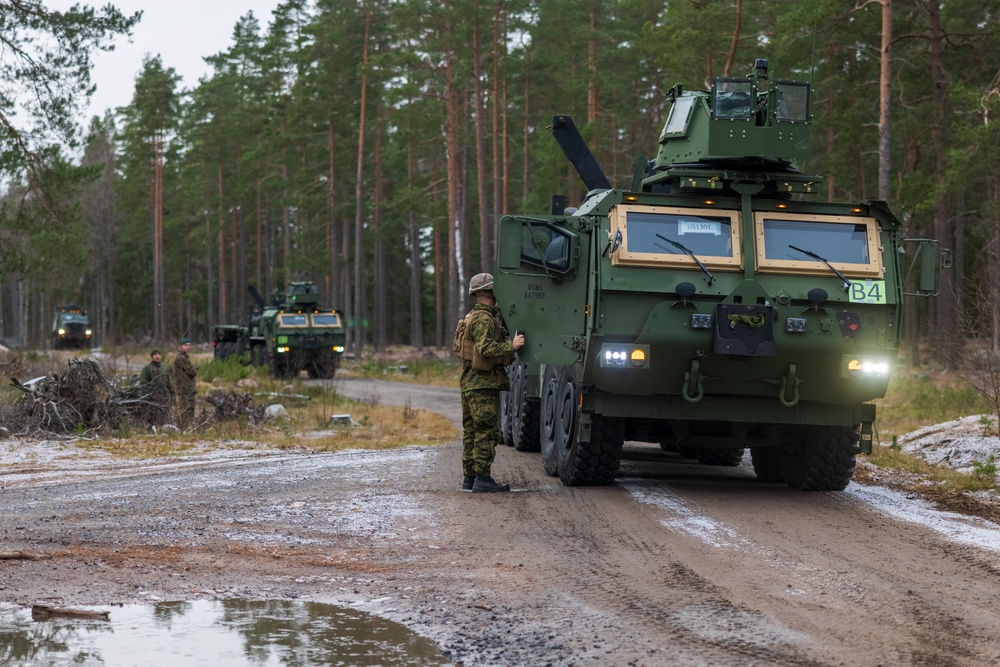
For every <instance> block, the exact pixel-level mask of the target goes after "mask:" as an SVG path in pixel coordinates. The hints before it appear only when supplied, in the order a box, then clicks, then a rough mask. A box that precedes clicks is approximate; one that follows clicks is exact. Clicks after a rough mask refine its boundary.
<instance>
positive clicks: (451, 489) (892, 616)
mask: <svg viewBox="0 0 1000 667" xmlns="http://www.w3.org/2000/svg"><path fill="white" fill-rule="evenodd" d="M336 389H337V391H340V392H343V393H345V394H349V395H355V396H359V397H360V396H364V397H366V398H368V399H369V400H372V399H375V400H380V401H383V402H385V403H396V404H405V403H406V402H407V401H409V402H410V404H411V405H413V407H424V408H427V409H431V410H436V411H438V412H441V413H442V414H445V415H446V416H448V417H450V418H451V419H453V420H455V421H456V422H457V421H459V420H460V415H459V413H458V410H459V403H458V393H457V390H455V389H451V388H439V387H420V386H416V385H402V384H395V383H390V382H371V381H362V380H338V381H337V387H336ZM0 444H4V445H9V443H0ZM459 452H460V444H459V443H457V442H456V443H451V444H448V445H444V446H440V447H407V448H403V449H399V450H394V451H388V452H386V451H381V452H371V451H349V452H339V453H332V454H310V453H304V452H288V451H281V452H276V451H270V450H257V449H250V448H242V447H240V446H234V447H233V448H232V449H230V450H225V451H222V452H214V453H211V454H204V455H200V456H191V457H186V458H184V459H171V460H169V461H155V462H146V463H142V464H133V463H122V462H120V461H118V462H116V461H110V460H102V459H88V458H86V457H82V456H79V455H77V456H75V457H74V456H72V455H71V454H72V451H71V450H70V451H67V452H64V454H65V456H53V457H51V459H50V460H44V461H39V460H37V459H36V460H35V461H33V462H24V463H21V464H8V465H6V466H5V467H3V468H0V494H2V497H3V502H4V505H5V506H6V507H7V511H6V512H4V513H3V515H2V516H0V534H2V535H3V542H4V545H5V546H4V550H26V551H31V552H34V553H38V554H42V555H44V556H46V558H43V559H39V560H9V561H0V601H3V602H9V603H16V604H30V603H32V602H37V601H47V602H49V603H52V602H56V603H59V604H66V605H84V606H86V605H111V604H115V603H120V602H136V601H139V602H141V601H154V600H175V599H199V598H215V597H234V596H242V597H250V598H299V599H312V600H316V601H322V602H331V603H336V604H342V605H349V606H352V607H355V608H358V609H361V610H365V611H370V612H373V613H376V614H379V615H382V616H385V617H387V618H390V619H393V620H396V621H399V622H401V623H403V624H405V625H407V626H408V627H410V628H411V629H413V630H415V631H417V632H418V633H420V634H422V635H424V636H427V637H429V638H431V639H433V640H434V641H436V642H437V643H438V644H439V645H440V646H441V647H442V649H443V650H445V651H447V652H448V654H449V656H450V657H451V658H452V660H454V662H455V663H456V664H463V665H527V664H531V665H581V664H584V665H586V664H593V665H665V664H671V665H709V664H725V665H896V664H912V665H917V664H919V665H930V666H935V665H993V664H997V663H998V662H1000V637H998V636H997V633H996V628H997V627H1000V544H994V543H993V542H992V541H991V540H990V538H989V536H990V535H993V536H995V535H996V534H997V526H996V525H995V524H992V523H989V522H986V521H983V520H981V519H976V518H970V517H963V516H959V515H954V516H950V515H947V513H941V512H935V510H934V509H933V508H930V507H927V506H924V505H922V504H921V501H920V500H919V499H913V498H905V497H902V496H900V494H894V493H893V492H891V491H889V490H886V489H881V488H880V487H866V486H862V485H858V484H852V485H851V486H850V487H848V491H847V492H844V493H820V494H808V493H798V492H792V491H789V490H788V489H786V488H784V487H781V486H777V485H767V484H760V483H757V482H756V480H755V479H754V476H753V473H752V471H751V470H750V468H749V466H748V465H747V464H746V463H744V465H742V466H740V467H738V468H709V467H705V466H699V465H695V464H691V463H689V462H686V461H685V460H682V459H677V458H674V457H671V456H670V455H669V454H666V453H664V452H661V451H660V450H659V449H658V448H653V447H648V446H640V445H632V444H630V445H628V446H627V450H626V452H625V460H624V462H623V468H622V473H621V475H620V477H619V479H618V480H617V481H616V483H615V484H614V485H612V486H608V487H600V488H568V487H564V486H562V485H561V483H560V482H559V480H558V479H557V478H551V477H548V476H546V474H545V472H544V470H543V469H542V466H541V463H540V461H539V459H538V455H537V454H528V453H521V452H516V451H514V450H512V449H509V448H504V449H502V450H501V451H500V452H499V453H498V456H497V462H496V464H495V468H494V470H495V473H496V476H497V477H498V478H499V479H502V480H504V481H508V482H510V483H511V485H512V486H513V487H514V491H513V492H512V493H510V494H495V495H490V494H485V495H474V494H469V493H463V492H461V491H460V490H459V482H460V477H461V470H460V465H459ZM918 510H919V512H918ZM920 513H924V514H920ZM918 515H920V516H924V515H927V516H933V517H935V518H936V519H939V520H940V521H941V522H942V523H941V524H940V525H938V524H934V523H932V522H930V521H925V520H919V519H917V518H915V517H917V516H918ZM942 526H944V527H942ZM969 536H971V537H969Z"/></svg>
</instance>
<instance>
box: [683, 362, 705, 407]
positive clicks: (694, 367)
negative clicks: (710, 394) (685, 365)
mask: <svg viewBox="0 0 1000 667" xmlns="http://www.w3.org/2000/svg"><path fill="white" fill-rule="evenodd" d="M700 366H701V364H699V363H698V360H697V359H692V360H691V370H689V371H687V372H685V373H684V386H683V387H681V395H683V396H684V400H685V401H687V402H688V403H697V402H698V401H700V400H701V399H702V398H703V397H704V396H705V389H704V387H702V384H701V380H702V375H701V370H700Z"/></svg>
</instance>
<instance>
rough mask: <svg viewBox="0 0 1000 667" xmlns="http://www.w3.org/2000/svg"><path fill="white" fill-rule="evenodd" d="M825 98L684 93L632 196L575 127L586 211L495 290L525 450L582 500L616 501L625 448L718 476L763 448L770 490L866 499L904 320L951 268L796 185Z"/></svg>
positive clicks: (798, 90)
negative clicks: (537, 454) (669, 455)
mask: <svg viewBox="0 0 1000 667" xmlns="http://www.w3.org/2000/svg"><path fill="white" fill-rule="evenodd" d="M811 92H812V91H811V87H810V84H809V83H807V82H800V81H785V80H781V79H775V78H772V77H771V76H770V74H769V72H768V66H767V61H766V60H758V61H756V63H755V66H754V68H753V70H752V71H751V72H750V74H749V75H748V76H745V77H720V78H716V79H715V80H714V82H713V84H712V88H711V90H710V91H688V90H685V89H684V88H683V86H681V85H680V84H678V85H676V86H674V87H673V88H672V89H671V91H670V93H669V98H670V101H671V102H672V104H671V107H670V111H669V115H668V117H667V120H666V124H665V125H664V127H663V130H662V132H661V134H660V138H659V147H658V152H657V154H656V157H655V159H653V160H647V158H645V157H642V156H641V157H639V158H638V159H637V161H636V167H635V171H634V174H633V176H632V179H631V182H630V183H627V184H626V185H625V187H621V188H615V187H612V185H611V184H610V183H609V182H608V181H607V178H606V177H605V175H604V174H603V172H602V171H601V169H600V167H599V166H598V164H597V162H596V160H595V159H594V157H593V155H592V154H591V153H590V150H589V149H588V148H587V146H586V144H585V143H584V142H583V139H582V137H581V136H580V134H579V132H578V131H577V130H576V128H575V126H574V125H573V122H572V119H571V118H569V117H568V116H556V117H555V118H554V119H553V133H554V135H555V137H556V139H557V141H558V142H559V143H560V145H561V147H562V148H563V151H564V152H565V153H566V155H567V157H568V158H569V159H570V160H571V161H572V162H573V163H574V165H575V166H576V167H577V170H578V171H579V173H580V175H581V177H582V179H583V182H584V184H585V185H586V187H587V188H588V190H589V192H588V193H587V195H586V197H585V198H584V200H583V202H582V204H581V205H580V207H579V208H577V209H575V210H574V209H571V208H564V202H565V198H563V197H554V198H553V205H552V210H550V211H549V214H547V215H506V216H504V217H503V218H502V219H501V221H500V229H499V239H498V248H497V259H496V267H495V271H494V275H495V283H494V289H495V291H496V293H497V296H498V303H500V304H501V307H502V312H503V315H504V317H505V319H506V321H507V324H508V327H509V328H510V330H511V331H514V330H515V329H518V330H521V331H524V332H525V337H526V344H525V347H524V348H523V349H522V350H521V354H520V361H519V363H516V364H514V365H512V367H511V368H510V371H509V373H510V376H511V381H512V382H511V391H510V392H509V393H508V394H507V395H506V397H505V399H504V405H503V408H504V409H503V418H502V433H503V438H504V439H505V440H506V441H507V442H508V443H509V444H513V445H515V446H516V447H517V448H519V449H522V450H533V449H540V450H541V454H542V462H543V465H544V466H545V470H546V471H547V472H548V473H549V474H551V475H558V476H559V477H560V478H561V480H562V481H563V483H565V484H567V485H584V484H607V483H610V482H611V481H612V480H613V478H614V475H615V472H616V470H617V469H618V467H619V463H620V460H621V452H622V446H623V443H624V442H625V441H639V442H649V443H655V444H659V445H660V446H661V447H662V448H664V449H666V450H674V451H678V452H680V453H681V454H682V455H685V456H693V457H697V460H698V461H699V462H701V463H703V464H708V465H731V466H734V465H738V464H739V462H740V460H741V459H742V457H743V454H744V451H745V449H746V448H749V450H750V455H751V457H752V462H753V467H754V471H755V472H756V475H757V477H758V478H759V479H760V480H763V481H769V482H784V483H786V484H787V485H788V486H789V487H791V488H795V489H805V490H840V489H843V488H844V487H845V486H846V485H847V484H848V482H849V481H850V479H851V476H852V475H853V471H854V467H855V455H856V454H857V453H859V452H862V451H870V450H871V445H872V442H871V440H872V424H873V422H874V420H875V406H874V405H873V404H872V402H871V401H872V400H873V399H876V398H879V397H881V396H883V395H884V394H885V391H886V388H887V385H888V382H889V376H890V373H891V371H892V367H893V363H894V361H895V359H896V356H897V350H898V348H899V343H900V333H901V326H902V322H903V318H902V309H903V298H904V296H906V295H907V294H908V291H909V292H912V293H914V294H919V295H933V294H935V293H936V290H937V280H938V270H939V269H940V268H941V267H942V266H946V265H947V263H948V261H947V260H948V257H949V255H948V253H947V251H943V250H941V249H940V246H939V244H937V243H936V242H934V241H930V240H926V239H915V240H907V239H903V238H902V235H901V225H900V222H899V220H898V219H897V218H896V216H895V215H893V213H892V211H890V210H889V208H888V206H887V205H886V203H885V202H882V201H863V202H842V203H824V202H817V201H815V197H814V195H816V194H817V192H818V189H819V186H820V182H821V180H822V179H821V177H820V176H817V175H814V174H806V173H802V172H801V171H800V170H799V169H798V167H797V164H798V161H799V160H802V159H804V158H806V157H808V155H809V148H810V133H811V129H812V128H811V112H810V104H811V101H812V100H811ZM914 269H915V270H914ZM911 272H912V273H913V275H914V277H915V278H914V280H912V281H907V279H906V275H908V274H909V273H911ZM911 282H912V283H914V285H913V286H912V287H908V286H909V285H910V283H911Z"/></svg>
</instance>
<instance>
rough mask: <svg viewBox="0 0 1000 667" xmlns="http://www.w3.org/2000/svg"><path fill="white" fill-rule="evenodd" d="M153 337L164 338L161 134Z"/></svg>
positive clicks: (159, 142)
mask: <svg viewBox="0 0 1000 667" xmlns="http://www.w3.org/2000/svg"><path fill="white" fill-rule="evenodd" d="M153 154H154V157H153V303H154V304H155V308H154V311H153V337H154V338H155V339H156V340H163V339H164V338H165V332H166V327H165V325H164V313H165V312H166V311H165V310H164V306H165V304H164V287H163V133H162V132H161V131H160V130H156V131H155V132H154V134H153Z"/></svg>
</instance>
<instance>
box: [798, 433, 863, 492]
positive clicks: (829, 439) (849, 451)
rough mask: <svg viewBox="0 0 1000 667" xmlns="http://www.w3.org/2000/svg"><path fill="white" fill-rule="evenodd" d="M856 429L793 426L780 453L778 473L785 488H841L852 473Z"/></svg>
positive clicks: (844, 486)
mask: <svg viewBox="0 0 1000 667" xmlns="http://www.w3.org/2000/svg"><path fill="white" fill-rule="evenodd" d="M860 438H861V435H860V433H859V432H858V429H856V428H852V427H845V426H803V427H801V428H798V429H793V430H792V433H791V434H790V438H789V441H788V442H787V444H786V446H785V447H783V448H782V452H781V473H782V475H783V476H784V478H785V483H786V484H788V487H789V488H792V489H799V490H802V491H843V490H844V489H845V488H846V487H847V485H848V483H850V481H851V477H852V476H853V475H854V466H855V463H856V459H855V455H856V452H857V449H858V447H857V443H858V441H859V440H860Z"/></svg>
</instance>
